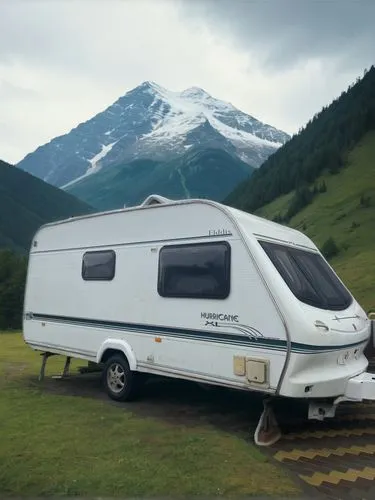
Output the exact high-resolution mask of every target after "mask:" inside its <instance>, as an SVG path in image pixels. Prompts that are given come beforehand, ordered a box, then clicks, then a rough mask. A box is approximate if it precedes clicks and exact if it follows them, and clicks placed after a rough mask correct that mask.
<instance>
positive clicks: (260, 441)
mask: <svg viewBox="0 0 375 500" xmlns="http://www.w3.org/2000/svg"><path fill="white" fill-rule="evenodd" d="M280 438H281V431H280V429H279V426H278V423H277V420H276V417H275V414H274V412H273V409H272V407H271V400H269V399H268V400H264V401H263V412H262V414H261V416H260V419H259V422H258V425H257V428H256V429H255V433H254V441H255V444H257V445H258V446H271V445H272V444H274V443H276V442H277V441H278V440H279V439H280Z"/></svg>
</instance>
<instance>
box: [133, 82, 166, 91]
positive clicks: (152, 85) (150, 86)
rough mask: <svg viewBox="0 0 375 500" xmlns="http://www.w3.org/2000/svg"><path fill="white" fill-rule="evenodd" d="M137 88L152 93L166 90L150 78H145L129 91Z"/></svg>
mask: <svg viewBox="0 0 375 500" xmlns="http://www.w3.org/2000/svg"><path fill="white" fill-rule="evenodd" d="M137 90H140V91H151V92H153V93H165V92H167V90H166V89H165V88H163V87H162V86H161V85H158V84H157V83H156V82H154V81H152V80H145V81H144V82H142V83H141V84H140V85H138V87H135V89H133V91H131V92H134V91H137Z"/></svg>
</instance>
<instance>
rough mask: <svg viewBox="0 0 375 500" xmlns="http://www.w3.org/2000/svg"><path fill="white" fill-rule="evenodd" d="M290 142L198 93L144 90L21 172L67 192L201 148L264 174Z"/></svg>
mask: <svg viewBox="0 0 375 500" xmlns="http://www.w3.org/2000/svg"><path fill="white" fill-rule="evenodd" d="M288 139H289V136H288V134H286V133H284V132H282V131H280V130H277V129H275V128H274V127H271V126H269V125H266V124H264V123H262V122H260V121H259V120H257V119H255V118H253V117H252V116H250V115H247V114H246V113H243V112H242V111H240V110H238V109H236V108H235V107H234V106H232V105H231V104H229V103H226V102H223V101H220V100H218V99H215V98H213V97H211V96H210V95H209V94H208V93H207V92H205V91H204V90H202V89H200V88H197V87H193V88H189V89H187V90H184V91H183V92H171V91H169V90H166V89H164V88H163V87H161V86H159V85H157V84H156V83H153V82H144V83H142V84H141V85H140V86H138V87H136V88H135V89H133V90H131V91H130V92H128V93H126V94H125V95H124V96H123V97H120V98H119V99H118V100H117V101H116V102H115V103H114V104H112V105H111V106H109V107H108V108H107V109H106V110H105V111H103V112H101V113H99V114H97V115H96V116H94V117H93V118H91V119H90V120H88V121H87V122H85V123H81V124H80V125H78V126H77V127H76V128H74V129H73V130H71V132H69V133H68V134H65V135H62V136H60V137H56V138H55V139H53V140H52V141H50V142H49V143H47V144H45V145H43V146H40V147H39V148H38V149H37V150H36V151H34V152H33V153H30V154H28V155H27V156H26V157H25V158H24V159H23V160H22V161H21V162H19V163H18V165H17V166H18V167H19V168H22V169H23V170H26V171H27V172H30V173H32V174H33V175H36V176H37V177H40V178H42V179H43V180H45V181H47V182H49V183H51V184H54V185H56V186H60V187H65V186H68V185H71V183H72V182H74V181H76V180H77V179H78V178H82V176H87V175H90V174H92V173H94V172H97V171H98V170H100V169H102V168H106V167H108V166H110V165H114V164H119V163H121V162H129V161H133V160H135V159H139V158H142V159H143V158H144V159H152V160H156V161H169V160H172V159H174V158H178V157H180V156H181V155H183V154H184V153H186V152H187V150H189V148H191V147H197V146H198V147H200V148H202V149H204V148H216V149H222V150H225V151H226V152H228V153H230V154H232V155H236V156H238V157H239V158H240V159H241V160H242V161H244V162H246V163H248V164H249V165H251V166H253V167H259V166H260V165H261V164H262V163H263V162H264V161H265V160H266V159H267V157H268V156H269V155H270V154H272V153H273V152H275V150H276V149H278V148H279V147H280V146H281V145H282V144H284V143H285V142H286V141H287V140H288Z"/></svg>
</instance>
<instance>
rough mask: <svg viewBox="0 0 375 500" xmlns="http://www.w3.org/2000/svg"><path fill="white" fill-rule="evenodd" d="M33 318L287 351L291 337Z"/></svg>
mask: <svg viewBox="0 0 375 500" xmlns="http://www.w3.org/2000/svg"><path fill="white" fill-rule="evenodd" d="M31 317H32V319H34V320H38V321H50V322H53V323H61V324H69V325H74V326H85V327H90V328H100V329H106V330H112V331H113V330H119V331H126V332H129V333H141V334H146V335H163V336H166V337H170V338H179V339H186V340H200V341H204V342H212V343H219V344H227V345H235V346H238V347H250V348H255V349H268V350H273V351H284V352H286V351H287V345H288V344H287V341H286V340H280V339H272V338H265V337H251V336H248V335H246V334H242V335H241V334H235V333H229V332H226V333H223V332H218V331H215V330H208V329H206V330H191V329H185V328H177V327H176V328H171V327H167V326H158V325H147V324H136V323H123V322H117V321H102V320H97V319H88V318H76V317H69V316H56V315H51V314H32V315H31ZM365 342H367V340H361V341H359V342H354V343H351V344H344V345H331V346H328V345H327V346H322V345H312V344H303V343H300V342H292V343H291V350H292V352H295V353H300V354H314V353H316V354H321V353H324V352H333V351H339V350H342V349H349V348H352V347H356V346H359V345H361V344H364V343H365Z"/></svg>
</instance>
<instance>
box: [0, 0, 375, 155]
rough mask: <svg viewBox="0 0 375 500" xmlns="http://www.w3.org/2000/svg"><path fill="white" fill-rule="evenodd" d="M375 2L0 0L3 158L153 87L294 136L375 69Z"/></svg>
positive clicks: (23, 152) (0, 144)
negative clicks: (204, 96) (207, 99)
mask: <svg viewBox="0 0 375 500" xmlns="http://www.w3.org/2000/svg"><path fill="white" fill-rule="evenodd" d="M374 19H375V1H374V0H325V1H323V0H148V1H147V0H0V110H1V114H0V158H1V159H4V160H6V161H9V162H11V163H16V162H18V161H19V160H21V159H22V158H23V156H24V155H26V154H27V153H28V152H30V151H33V150H34V149H35V148H36V147H37V146H39V145H41V144H43V143H45V142H47V141H49V140H50V139H51V138H53V137H55V136H56V135H60V134H64V133H66V132H68V131H69V130H71V129H72V128H73V127H75V126H76V125H77V124H78V123H80V122H82V121H85V120H87V119H88V118H90V117H92V116H93V115H95V114H96V113H97V112H99V111H101V110H103V109H105V108H106V107H107V106H108V105H110V104H111V103H112V102H113V101H114V100H116V99H117V98H118V97H119V96H120V95H123V94H124V93H126V92H127V91H128V90H130V89H132V88H133V87H135V86H137V85H138V84H140V83H141V82H142V81H145V80H153V81H155V82H157V83H159V84H160V85H162V86H165V87H167V88H169V89H170V90H176V91H179V90H183V89H184V88H187V87H190V86H199V87H202V88H204V89H205V90H206V91H207V92H209V93H210V94H212V95H213V96H215V97H217V98H220V99H223V100H226V101H229V102H231V103H232V104H233V105H235V106H237V107H238V108H240V109H242V110H243V111H245V112H247V113H249V114H252V115H253V116H255V117H256V118H258V119H260V120H262V121H265V122H267V123H269V124H271V125H274V126H276V127H278V128H280V129H282V130H285V131H286V132H289V133H293V132H296V131H298V129H299V128H300V127H301V126H303V125H304V124H305V123H306V121H308V120H309V118H310V117H311V116H312V115H314V114H315V113H316V112H317V111H319V110H320V109H321V107H322V106H324V105H326V104H328V103H330V102H331V100H332V99H333V98H335V97H336V96H337V95H339V94H340V93H341V91H342V90H344V89H345V88H346V87H347V86H348V85H349V84H350V83H351V82H353V81H354V80H355V79H356V78H357V77H358V76H362V74H363V70H364V69H365V68H369V67H370V66H371V64H374V63H375V60H374V59H375V57H374V47H375V30H374V28H373V26H374Z"/></svg>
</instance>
